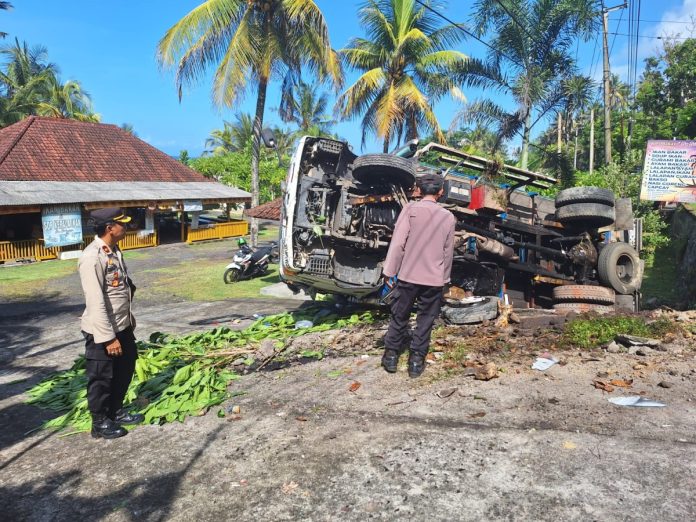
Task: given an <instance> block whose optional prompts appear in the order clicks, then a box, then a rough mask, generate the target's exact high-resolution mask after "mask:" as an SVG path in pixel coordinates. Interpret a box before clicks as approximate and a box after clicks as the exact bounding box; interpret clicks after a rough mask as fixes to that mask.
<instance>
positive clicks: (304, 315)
mask: <svg viewBox="0 0 696 522" xmlns="http://www.w3.org/2000/svg"><path fill="white" fill-rule="evenodd" d="M305 319H309V320H312V321H313V323H314V326H312V327H310V328H300V329H297V328H296V327H295V324H296V323H297V322H298V321H301V320H305ZM373 320H374V318H373V316H372V314H371V313H370V312H364V313H362V314H357V313H356V314H352V315H350V316H344V317H341V316H338V315H336V314H330V315H324V314H323V313H321V311H317V310H316V309H314V310H312V309H308V310H303V311H299V312H294V313H284V314H278V315H273V316H268V317H264V318H261V319H258V320H257V321H255V322H254V323H252V324H251V325H250V326H249V327H247V328H245V329H243V330H230V329H229V328H225V327H219V328H215V329H213V330H210V331H208V332H201V333H194V334H190V335H185V336H182V337H173V336H170V335H167V334H163V333H159V332H155V333H153V334H152V335H151V336H150V339H149V341H148V342H139V343H138V348H139V357H138V360H137V362H136V366H135V375H134V376H133V379H132V381H131V384H130V387H129V388H128V392H127V394H126V399H125V403H126V404H128V403H131V405H132V406H135V409H137V410H139V411H140V412H141V413H143V414H144V415H145V421H144V422H145V423H146V424H164V423H167V422H173V421H179V422H182V421H183V420H184V419H185V418H186V417H188V416H192V415H201V414H204V413H205V412H206V411H207V410H208V409H209V408H210V407H212V406H215V405H217V404H220V403H221V402H223V401H224V400H225V399H226V398H228V397H229V396H230V393H229V392H228V391H227V386H228V384H229V383H230V382H231V381H233V380H235V379H239V376H238V375H236V374H235V373H234V372H232V371H230V370H228V369H227V366H228V365H229V364H230V363H231V362H232V361H233V360H234V359H236V358H238V357H239V356H240V355H241V354H243V353H248V350H246V347H248V346H249V345H254V344H256V343H259V342H260V341H262V340H264V339H276V340H277V341H279V342H280V344H281V346H282V345H284V342H285V341H286V340H288V339H289V338H291V337H297V336H301V335H305V334H308V333H314V332H323V331H326V330H330V329H334V328H345V327H351V326H356V325H358V324H364V323H371V322H372V321H373ZM277 349H278V348H277ZM306 356H309V357H312V356H314V357H317V358H321V356H322V355H321V354H320V352H315V353H314V354H313V355H306ZM86 383H87V378H86V376H85V359H84V358H83V357H80V358H79V359H77V360H76V361H75V363H74V364H73V366H72V368H70V369H69V370H67V371H63V372H58V373H56V374H54V375H52V376H50V377H48V378H47V379H45V380H43V381H41V382H40V383H38V384H36V385H35V386H33V387H32V388H30V389H29V390H28V391H27V394H28V395H29V400H28V401H27V402H28V403H29V404H35V405H37V406H39V407H41V408H45V409H48V410H51V411H55V412H58V413H60V414H61V415H60V416H58V417H56V418H54V419H51V420H49V421H47V422H46V423H45V424H44V426H43V427H44V428H52V429H64V428H68V427H70V428H72V429H73V431H74V432H80V431H87V430H89V429H90V426H91V417H90V414H89V411H88V410H87V392H86ZM218 416H219V415H218Z"/></svg>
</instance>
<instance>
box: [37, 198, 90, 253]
mask: <svg viewBox="0 0 696 522" xmlns="http://www.w3.org/2000/svg"><path fill="white" fill-rule="evenodd" d="M41 224H42V226H43V236H44V245H45V246H47V247H57V246H67V245H75V244H77V243H80V242H82V212H81V211H80V205H49V206H45V207H43V208H42V209H41Z"/></svg>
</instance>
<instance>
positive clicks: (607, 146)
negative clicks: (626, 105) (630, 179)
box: [602, 2, 628, 165]
mask: <svg viewBox="0 0 696 522" xmlns="http://www.w3.org/2000/svg"><path fill="white" fill-rule="evenodd" d="M602 5H604V3H603V2H602ZM626 7H628V2H624V3H623V5H617V6H616V7H609V8H607V7H604V8H603V9H602V26H603V27H604V31H603V32H604V38H603V47H604V164H605V165H609V163H611V73H610V71H609V42H608V40H609V37H608V33H609V13H611V12H612V11H616V10H618V9H625V8H626Z"/></svg>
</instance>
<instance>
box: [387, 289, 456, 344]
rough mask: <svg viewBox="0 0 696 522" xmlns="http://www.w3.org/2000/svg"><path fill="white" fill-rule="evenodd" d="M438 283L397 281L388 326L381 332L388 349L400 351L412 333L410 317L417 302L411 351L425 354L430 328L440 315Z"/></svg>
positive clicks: (440, 291)
mask: <svg viewBox="0 0 696 522" xmlns="http://www.w3.org/2000/svg"><path fill="white" fill-rule="evenodd" d="M442 289H443V287H441V286H424V285H416V284H413V283H407V282H405V281H398V282H397V283H396V290H395V293H396V297H395V299H394V301H393V302H392V306H391V317H390V319H389V328H388V329H387V334H386V335H385V336H384V346H385V347H386V348H387V349H388V350H396V351H397V352H401V351H403V350H404V349H405V348H406V343H407V342H408V338H409V337H411V328H410V326H409V318H410V316H411V310H412V309H413V305H414V303H416V302H417V303H418V310H417V315H416V328H415V330H414V331H413V336H412V339H411V352H412V353H415V354H418V355H422V356H423V357H425V356H426V355H427V354H428V348H429V347H430V331H431V330H432V329H433V323H434V322H435V318H436V317H437V316H438V315H440V307H441V306H442Z"/></svg>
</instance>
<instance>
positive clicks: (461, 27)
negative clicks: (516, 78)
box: [415, 0, 523, 67]
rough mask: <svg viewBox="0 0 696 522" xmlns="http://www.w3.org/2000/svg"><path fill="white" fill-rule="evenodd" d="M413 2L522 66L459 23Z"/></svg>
mask: <svg viewBox="0 0 696 522" xmlns="http://www.w3.org/2000/svg"><path fill="white" fill-rule="evenodd" d="M415 2H416V3H417V4H419V5H421V6H422V7H424V8H425V9H427V10H428V11H430V12H432V13H434V14H436V15H437V16H439V17H440V18H442V19H443V20H445V21H446V22H447V23H448V24H451V25H453V26H454V27H457V28H458V29H459V30H460V31H463V32H464V33H465V34H467V35H469V36H471V37H472V38H473V39H475V40H477V41H478V42H481V43H482V44H483V45H485V46H486V47H488V48H489V49H491V50H492V51H494V52H496V53H498V54H499V55H500V56H503V57H505V58H507V59H508V60H510V61H511V62H512V63H514V64H515V65H517V66H518V67H523V66H522V64H521V63H519V62H518V61H517V60H515V59H513V58H510V57H509V56H508V55H507V54H505V53H504V52H503V51H501V50H499V49H496V48H495V47H493V46H492V45H491V44H489V43H488V42H485V41H483V40H481V39H480V38H479V37H478V36H476V35H475V34H474V33H472V32H471V31H469V30H467V29H466V28H465V27H464V26H463V25H461V24H459V23H457V22H455V21H453V20H450V19H449V18H447V17H446V16H445V15H443V14H442V13H440V12H439V11H436V10H435V9H433V8H432V7H430V6H429V5H427V4H424V3H423V2H422V1H421V0H415Z"/></svg>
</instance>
